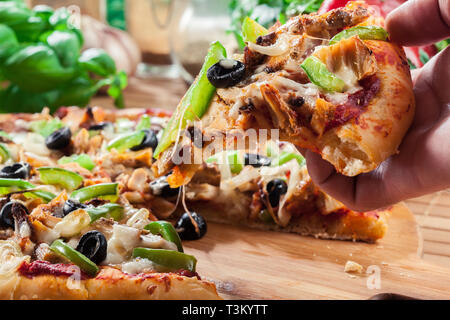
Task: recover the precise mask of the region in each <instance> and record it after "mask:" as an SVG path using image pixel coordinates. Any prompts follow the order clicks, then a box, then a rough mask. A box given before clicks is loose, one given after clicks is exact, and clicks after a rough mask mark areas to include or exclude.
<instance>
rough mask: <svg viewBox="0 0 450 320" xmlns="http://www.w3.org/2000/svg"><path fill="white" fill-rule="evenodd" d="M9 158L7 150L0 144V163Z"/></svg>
mask: <svg viewBox="0 0 450 320" xmlns="http://www.w3.org/2000/svg"><path fill="white" fill-rule="evenodd" d="M10 157H11V155H10V154H9V150H8V148H7V147H6V146H5V145H3V144H1V143H0V163H4V162H5V161H6V160H8V159H9V158H10Z"/></svg>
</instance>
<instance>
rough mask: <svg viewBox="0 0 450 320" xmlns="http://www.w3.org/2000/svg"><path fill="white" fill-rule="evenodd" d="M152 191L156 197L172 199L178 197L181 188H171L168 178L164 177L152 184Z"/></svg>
mask: <svg viewBox="0 0 450 320" xmlns="http://www.w3.org/2000/svg"><path fill="white" fill-rule="evenodd" d="M150 190H151V191H152V194H153V195H155V196H160V197H163V198H170V197H173V196H176V195H178V193H179V191H180V188H171V187H170V185H169V182H167V176H163V177H160V178H158V179H156V180H153V181H152V182H150Z"/></svg>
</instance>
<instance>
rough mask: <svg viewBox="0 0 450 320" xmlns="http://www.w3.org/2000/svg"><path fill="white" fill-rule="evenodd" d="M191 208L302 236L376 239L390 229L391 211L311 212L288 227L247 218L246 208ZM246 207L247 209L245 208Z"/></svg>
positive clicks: (211, 218)
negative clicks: (388, 219)
mask: <svg viewBox="0 0 450 320" xmlns="http://www.w3.org/2000/svg"><path fill="white" fill-rule="evenodd" d="M190 208H192V210H195V211H196V212H199V213H201V214H202V215H203V216H204V217H205V218H206V219H207V220H208V221H213V222H218V223H228V224H236V225H241V226H248V227H251V228H256V229H261V230H272V231H278V232H292V233H297V234H300V235H302V236H313V237H315V238H320V239H335V240H352V241H365V242H375V241H377V240H378V239H381V238H383V236H384V235H385V234H386V231H387V223H386V220H387V217H388V216H389V212H390V210H384V211H373V212H366V213H359V212H353V211H349V210H341V211H336V212H333V213H330V214H327V215H324V214H321V213H319V212H308V213H305V214H300V215H298V216H296V217H293V218H292V219H291V221H290V222H289V224H288V225H287V226H285V227H283V226H279V225H277V224H275V223H264V222H262V221H259V220H249V219H247V215H248V212H245V213H243V212H242V208H241V209H239V208H238V207H232V206H230V207H229V208H227V210H226V212H223V211H222V210H218V207H217V205H215V204H214V203H213V202H210V203H197V204H190ZM244 210H245V209H244Z"/></svg>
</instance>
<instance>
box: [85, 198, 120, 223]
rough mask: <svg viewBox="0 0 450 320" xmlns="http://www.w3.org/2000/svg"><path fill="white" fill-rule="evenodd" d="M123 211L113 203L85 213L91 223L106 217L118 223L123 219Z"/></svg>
mask: <svg viewBox="0 0 450 320" xmlns="http://www.w3.org/2000/svg"><path fill="white" fill-rule="evenodd" d="M123 211H124V209H123V207H122V206H120V205H118V204H115V203H106V204H104V205H102V206H99V207H96V208H88V209H86V212H87V213H88V214H89V216H90V217H91V223H93V222H94V221H96V220H98V219H100V218H104V217H107V216H110V217H111V218H113V219H114V220H116V221H120V220H121V219H122V217H123Z"/></svg>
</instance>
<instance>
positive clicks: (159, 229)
mask: <svg viewBox="0 0 450 320" xmlns="http://www.w3.org/2000/svg"><path fill="white" fill-rule="evenodd" d="M144 229H145V230H148V231H150V232H151V233H153V234H156V235H160V236H162V237H163V238H164V239H165V240H167V241H170V242H173V243H175V244H176V245H177V248H178V251H179V252H184V250H183V245H182V244H181V239H180V236H179V235H178V232H177V231H176V230H175V228H174V227H173V225H172V224H171V223H170V222H167V221H153V222H150V223H149V224H148V225H146V226H145V227H144Z"/></svg>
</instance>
